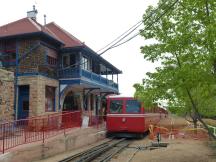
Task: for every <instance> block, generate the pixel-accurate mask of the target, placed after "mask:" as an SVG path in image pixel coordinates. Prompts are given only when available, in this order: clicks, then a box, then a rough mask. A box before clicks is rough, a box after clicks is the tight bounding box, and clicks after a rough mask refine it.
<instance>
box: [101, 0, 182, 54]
mask: <svg viewBox="0 0 216 162" xmlns="http://www.w3.org/2000/svg"><path fill="white" fill-rule="evenodd" d="M178 1H179V0H176V1H175V2H174V3H173V4H172V5H171V6H170V7H169V8H168V9H167V10H165V11H164V12H163V13H162V14H161V15H160V16H159V17H158V18H157V19H156V20H155V21H154V22H152V23H150V24H149V25H147V27H146V29H148V28H149V27H151V26H152V25H153V24H154V23H156V22H157V21H158V20H160V19H161V18H162V17H163V16H164V15H165V14H166V13H167V12H168V11H169V10H170V9H171V8H172V7H173V6H174V5H175V4H176V3H177V2H178ZM139 34H140V32H138V33H136V34H134V35H133V36H132V37H130V38H129V39H127V40H126V41H124V42H122V43H120V44H116V45H113V46H111V47H109V48H108V49H106V50H105V51H103V52H102V53H100V54H99V55H102V54H104V53H105V52H107V51H108V50H110V49H112V48H116V47H118V46H121V45H123V44H125V43H127V42H129V41H130V40H132V39H134V38H135V37H137V36H138V35H139Z"/></svg>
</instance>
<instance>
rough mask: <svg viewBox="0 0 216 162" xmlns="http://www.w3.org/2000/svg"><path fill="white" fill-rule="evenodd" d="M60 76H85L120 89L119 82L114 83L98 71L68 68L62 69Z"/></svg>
mask: <svg viewBox="0 0 216 162" xmlns="http://www.w3.org/2000/svg"><path fill="white" fill-rule="evenodd" d="M58 74H59V78H81V77H84V78H86V79H89V80H91V81H92V82H96V83H99V84H102V85H106V86H109V87H112V88H115V89H118V84H117V83H114V82H113V81H112V80H108V79H106V78H104V77H102V76H101V75H98V74H96V73H93V72H90V71H87V70H84V69H79V68H68V69H62V70H60V71H59V73H58Z"/></svg>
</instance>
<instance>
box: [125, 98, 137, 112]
mask: <svg viewBox="0 0 216 162" xmlns="http://www.w3.org/2000/svg"><path fill="white" fill-rule="evenodd" d="M140 109H141V103H140V102H138V101H137V100H127V101H126V112H127V113H140Z"/></svg>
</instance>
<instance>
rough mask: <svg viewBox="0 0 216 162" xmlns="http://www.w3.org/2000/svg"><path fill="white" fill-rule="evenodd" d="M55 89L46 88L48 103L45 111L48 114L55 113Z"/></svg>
mask: <svg viewBox="0 0 216 162" xmlns="http://www.w3.org/2000/svg"><path fill="white" fill-rule="evenodd" d="M55 90H56V88H55V87H51V86H46V92H45V97H46V103H45V110H46V112H51V111H55Z"/></svg>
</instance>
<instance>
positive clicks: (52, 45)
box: [0, 8, 122, 120]
mask: <svg viewBox="0 0 216 162" xmlns="http://www.w3.org/2000/svg"><path fill="white" fill-rule="evenodd" d="M36 14H37V10H35V8H34V9H33V10H32V11H29V12H27V15H28V16H27V17H26V18H23V19H20V20H17V21H14V22H11V23H9V24H6V25H3V26H0V69H2V70H3V71H4V73H7V72H9V73H12V74H14V76H13V77H10V78H12V80H13V82H12V83H13V84H12V85H13V86H11V87H12V88H11V89H12V90H10V93H12V97H11V100H10V107H13V108H12V109H11V108H10V109H9V111H10V113H9V114H10V115H8V117H7V118H8V119H11V118H13V119H24V118H28V117H32V116H39V115H46V114H52V113H55V112H62V111H77V110H78V111H81V112H82V113H83V114H87V115H98V114H99V113H100V112H101V111H103V110H102V108H103V107H104V106H105V105H104V103H105V101H104V97H105V96H106V95H108V94H118V93H119V90H118V75H119V74H121V73H122V72H121V71H120V70H119V69H118V68H116V67H115V66H113V65H112V64H111V63H110V62H108V61H107V60H105V59H104V58H102V57H101V56H100V55H98V54H97V53H96V52H95V51H93V50H92V49H91V48H90V47H88V46H87V45H85V44H84V43H83V42H81V41H80V40H79V39H77V38H76V37H74V36H73V35H72V34H70V33H69V32H67V31H66V30H65V29H63V28H62V27H60V26H59V25H57V24H56V23H54V22H51V23H48V24H44V25H41V24H40V23H38V22H37V20H36ZM5 71H7V72H5ZM2 74H3V73H2ZM5 75H6V74H5ZM10 85H11V82H10ZM5 92H6V91H5ZM1 93H2V92H1ZM3 95H4V94H3ZM2 98H4V97H2ZM3 102H4V101H2V103H3ZM0 106H1V105H0ZM2 109H4V108H3V107H2ZM2 111H6V110H2ZM5 120H7V119H5Z"/></svg>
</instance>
